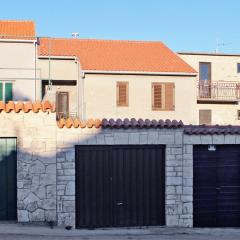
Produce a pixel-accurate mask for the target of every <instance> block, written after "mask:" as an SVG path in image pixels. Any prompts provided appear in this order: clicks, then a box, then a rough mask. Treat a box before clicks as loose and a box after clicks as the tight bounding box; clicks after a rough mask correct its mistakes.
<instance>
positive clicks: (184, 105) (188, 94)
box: [84, 74, 198, 124]
mask: <svg viewBox="0 0 240 240" xmlns="http://www.w3.org/2000/svg"><path fill="white" fill-rule="evenodd" d="M117 81H128V82H129V106H128V107H118V106H117V105H116V92H117V91H116V82H117ZM153 82H174V83H175V111H152V85H151V84H152V83H153ZM84 101H85V102H84V106H85V114H84V115H85V118H126V117H127V118H150V119H154V118H155V119H160V118H161V119H177V120H182V121H183V122H184V123H185V124H190V123H191V124H197V123H198V112H197V109H196V102H197V96H196V81H195V78H194V77H181V76H147V75H145V76H144V75H104V74H85V79H84Z"/></svg>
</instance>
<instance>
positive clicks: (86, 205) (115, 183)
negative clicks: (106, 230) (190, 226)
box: [76, 145, 165, 228]
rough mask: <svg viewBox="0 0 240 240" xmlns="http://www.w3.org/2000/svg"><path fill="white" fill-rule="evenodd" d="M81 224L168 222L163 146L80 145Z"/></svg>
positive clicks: (78, 188) (78, 223) (78, 196)
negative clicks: (165, 204)
mask: <svg viewBox="0 0 240 240" xmlns="http://www.w3.org/2000/svg"><path fill="white" fill-rule="evenodd" d="M76 210H77V213H76V214H77V215H76V226H77V227H78V228H96V227H122V226H150V225H163V224H164V219H165V217H164V147H163V146H156V145H155V146H145V145H143V146H132V145H131V146H123V145H121V146H119V145H118V146H76Z"/></svg>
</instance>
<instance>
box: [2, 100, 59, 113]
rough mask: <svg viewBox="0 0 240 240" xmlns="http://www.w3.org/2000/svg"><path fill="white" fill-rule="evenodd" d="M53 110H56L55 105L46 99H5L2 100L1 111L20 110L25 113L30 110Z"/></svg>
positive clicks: (35, 111)
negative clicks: (29, 100) (26, 100)
mask: <svg viewBox="0 0 240 240" xmlns="http://www.w3.org/2000/svg"><path fill="white" fill-rule="evenodd" d="M49 110H50V111H51V112H55V105H54V104H51V103H50V102H48V101H44V102H34V103H31V102H16V103H15V102H13V101H9V102H8V103H4V102H3V101H0V113H1V112H2V111H4V112H6V113H10V112H15V113H19V112H21V111H22V112H24V113H28V112H30V111H32V112H34V113H38V112H39V111H43V112H46V111H49Z"/></svg>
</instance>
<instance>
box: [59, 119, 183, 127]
mask: <svg viewBox="0 0 240 240" xmlns="http://www.w3.org/2000/svg"><path fill="white" fill-rule="evenodd" d="M57 125H58V127H59V128H64V127H66V128H71V127H75V128H78V127H81V128H86V127H87V128H93V127H95V128H99V127H102V128H125V129H127V128H182V127H183V122H182V121H176V120H173V121H171V120H165V121H164V120H159V121H157V120H149V119H145V120H143V119H139V120H136V119H134V118H132V119H127V118H125V119H123V120H122V119H117V120H114V119H109V120H108V119H103V120H100V119H95V120H93V119H89V120H87V121H86V122H84V121H80V120H79V119H71V118H68V119H60V120H59V121H58V122H57Z"/></svg>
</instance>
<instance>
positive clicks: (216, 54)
mask: <svg viewBox="0 0 240 240" xmlns="http://www.w3.org/2000/svg"><path fill="white" fill-rule="evenodd" d="M177 54H179V55H203V56H226V57H240V53H214V52H212V53H211V52H181V51H180V52H177Z"/></svg>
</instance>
